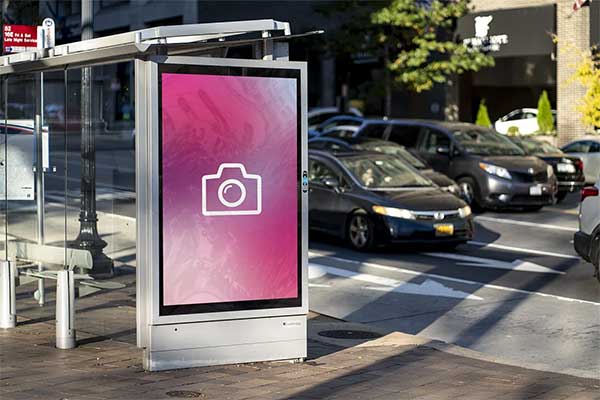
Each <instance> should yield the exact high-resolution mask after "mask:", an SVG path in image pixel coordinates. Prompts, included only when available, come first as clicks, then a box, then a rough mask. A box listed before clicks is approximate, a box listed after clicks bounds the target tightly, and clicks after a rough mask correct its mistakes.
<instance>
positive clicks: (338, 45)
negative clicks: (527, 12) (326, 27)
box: [321, 0, 494, 115]
mask: <svg viewBox="0 0 600 400" xmlns="http://www.w3.org/2000/svg"><path fill="white" fill-rule="evenodd" d="M469 3H470V0H429V1H416V0H384V1H379V2H373V1H371V2H366V1H359V0H352V1H343V2H335V3H333V4H332V5H330V6H325V7H323V8H321V11H322V12H323V13H324V14H325V15H326V16H327V17H330V18H333V17H335V18H336V20H339V21H340V25H339V26H338V29H337V30H336V32H337V34H336V35H335V36H334V38H333V39H334V40H333V41H332V42H331V46H330V47H331V51H333V52H335V53H336V55H337V56H338V58H341V59H342V60H344V61H350V62H351V61H352V58H353V57H354V56H355V55H357V54H359V55H360V54H370V55H371V56H374V57H376V58H378V59H379V60H380V63H381V64H382V65H383V67H384V77H383V80H382V82H378V83H381V84H382V86H383V88H384V90H383V91H382V92H384V93H385V98H386V101H385V103H386V107H385V108H386V109H385V113H386V114H388V115H389V113H390V108H391V93H392V87H393V86H397V87H401V88H404V89H406V90H408V91H412V92H416V93H421V92H424V91H427V90H430V89H432V88H433V87H434V85H435V84H442V83H445V82H447V80H448V78H449V77H453V76H455V75H460V74H463V73H465V72H469V71H473V72H474V71H478V70H480V69H481V68H483V67H489V66H493V65H494V59H493V58H492V57H491V56H488V55H486V54H483V53H482V52H480V51H478V50H476V49H473V48H467V47H466V46H464V45H463V44H462V43H460V42H458V41H457V40H455V38H454V32H453V31H454V27H455V24H456V21H457V20H458V19H459V18H460V17H462V16H463V15H465V14H467V12H468V11H469ZM344 61H342V63H343V62H344ZM343 65H351V63H349V64H343Z"/></svg>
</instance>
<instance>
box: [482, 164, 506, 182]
mask: <svg viewBox="0 0 600 400" xmlns="http://www.w3.org/2000/svg"><path fill="white" fill-rule="evenodd" d="M479 168H481V169H482V170H484V171H485V172H487V173H488V174H490V175H496V176H499V177H500V178H504V179H512V176H510V172H508V170H507V169H506V168H504V167H499V166H497V165H492V164H487V163H482V162H480V163H479Z"/></svg>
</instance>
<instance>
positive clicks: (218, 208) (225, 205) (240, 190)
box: [202, 163, 262, 217]
mask: <svg viewBox="0 0 600 400" xmlns="http://www.w3.org/2000/svg"><path fill="white" fill-rule="evenodd" d="M225 172H226V173H225ZM224 173H225V176H224ZM230 191H231V192H234V194H233V197H232V195H231V192H230ZM228 192H230V193H228ZM261 212H262V177H261V176H260V175H255V174H249V173H247V172H246V167H245V166H244V165H243V164H240V163H223V164H221V165H219V169H218V170H217V173H216V174H212V175H204V176H203V177H202V215H205V216H207V217H210V216H219V215H259V214H260V213H261Z"/></svg>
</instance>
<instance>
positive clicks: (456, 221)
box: [309, 151, 473, 250]
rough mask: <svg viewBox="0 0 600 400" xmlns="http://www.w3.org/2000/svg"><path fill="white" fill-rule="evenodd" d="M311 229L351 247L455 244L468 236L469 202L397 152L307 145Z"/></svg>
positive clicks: (467, 238) (469, 223) (469, 228)
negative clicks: (336, 150) (325, 149)
mask: <svg viewBox="0 0 600 400" xmlns="http://www.w3.org/2000/svg"><path fill="white" fill-rule="evenodd" d="M309 180H310V189H309V210H310V212H309V221H310V227H311V229H314V230H318V231H322V232H325V233H328V234H331V235H335V236H337V237H339V238H342V239H345V240H347V242H348V244H349V245H350V246H351V247H352V248H354V249H356V250H369V249H372V248H374V247H375V246H378V245H385V244H391V243H415V242H416V243H419V242H420V243H427V242H429V243H431V242H434V243H440V244H443V245H445V246H449V247H454V246H456V245H458V244H461V243H465V242H466V241H468V240H470V239H471V238H472V236H473V221H472V216H471V208H470V207H469V206H468V205H467V204H466V203H465V202H464V201H462V200H460V199H459V198H457V197H456V196H453V195H451V194H449V193H446V192H444V191H442V190H441V189H440V188H438V187H437V186H436V185H435V184H434V183H433V182H431V181H430V180H429V179H427V178H425V177H424V176H422V175H420V174H419V173H417V172H416V171H415V170H414V169H413V168H411V167H410V166H409V165H407V164H406V163H404V162H402V161H401V160H400V159H398V158H397V157H393V156H390V155H387V154H382V153H369V152H356V151H354V152H350V153H339V154H332V153H329V152H323V151H309Z"/></svg>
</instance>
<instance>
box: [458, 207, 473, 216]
mask: <svg viewBox="0 0 600 400" xmlns="http://www.w3.org/2000/svg"><path fill="white" fill-rule="evenodd" d="M471 214H473V211H471V207H469V206H464V207H463V208H459V209H458V215H459V216H460V217H461V218H467V217H468V216H470V215H471Z"/></svg>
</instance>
